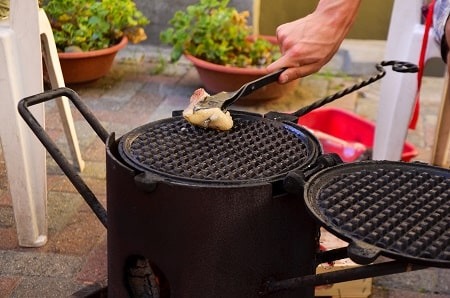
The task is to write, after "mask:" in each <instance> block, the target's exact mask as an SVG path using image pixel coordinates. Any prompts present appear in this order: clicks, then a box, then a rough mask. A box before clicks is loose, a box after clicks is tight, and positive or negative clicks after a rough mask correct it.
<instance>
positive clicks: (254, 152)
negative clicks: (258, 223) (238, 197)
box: [119, 113, 321, 184]
mask: <svg viewBox="0 0 450 298" xmlns="http://www.w3.org/2000/svg"><path fill="white" fill-rule="evenodd" d="M233 121H234V126H233V128H232V129H231V130H229V131H216V130H212V129H203V128H199V127H195V126H193V125H191V124H189V123H188V122H187V121H186V120H185V119H184V118H183V117H172V118H168V119H164V120H160V121H156V122H152V123H149V124H147V125H144V126H141V127H139V128H136V129H135V130H133V131H131V132H129V133H128V134H126V135H124V136H123V137H122V138H121V140H120V142H119V154H120V155H121V157H122V158H123V159H124V160H125V162H127V163H128V164H129V165H130V166H132V167H133V168H135V169H138V170H141V171H149V172H152V173H155V174H157V175H161V176H164V177H168V178H172V179H176V180H188V181H195V182H207V183H213V182H215V183H219V184H242V183H244V182H245V183H253V182H255V183H257V182H261V181H270V182H272V181H277V180H280V179H283V178H284V177H285V176H286V174H287V173H289V172H290V171H291V170H294V169H298V168H300V169H303V168H305V167H307V166H308V165H310V164H312V163H313V162H314V161H315V159H316V158H317V157H318V156H319V154H321V147H320V144H319V142H318V141H317V139H316V138H315V137H314V136H313V135H312V134H311V133H310V132H309V131H307V130H306V129H304V128H302V127H300V126H297V125H296V124H293V123H283V122H279V121H275V120H270V119H265V118H262V117H261V116H258V115H254V114H247V113H239V114H233Z"/></svg>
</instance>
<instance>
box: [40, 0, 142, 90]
mask: <svg viewBox="0 0 450 298" xmlns="http://www.w3.org/2000/svg"><path fill="white" fill-rule="evenodd" d="M42 8H43V9H44V10H45V13H46V14H47V16H48V18H49V20H50V24H51V26H52V30H53V35H54V38H55V43H56V47H57V48H58V55H59V60H60V63H61V68H62V72H63V75H64V80H65V82H66V83H69V84H70V83H82V82H88V81H93V80H96V79H99V78H101V77H103V76H104V75H105V74H106V73H108V71H109V70H110V68H111V66H112V62H113V60H114V57H115V55H116V53H117V52H118V51H119V50H120V49H122V48H123V47H125V46H126V45H127V43H128V41H131V42H133V43H139V42H141V41H143V40H145V39H146V38H147V36H146V34H145V31H144V29H143V26H144V25H146V24H148V23H149V20H148V19H147V18H146V17H145V16H144V15H143V14H142V12H140V11H139V10H138V9H137V7H136V5H135V3H134V2H133V1H131V0H120V1H117V0H44V1H43V4H42Z"/></svg>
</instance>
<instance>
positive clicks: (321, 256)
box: [316, 247, 348, 264]
mask: <svg viewBox="0 0 450 298" xmlns="http://www.w3.org/2000/svg"><path fill="white" fill-rule="evenodd" d="M345 258H348V255H347V247H340V248H336V249H330V250H326V251H320V252H318V253H317V258H316V263H317V264H322V263H330V262H333V261H336V260H341V259H345Z"/></svg>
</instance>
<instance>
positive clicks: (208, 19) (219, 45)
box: [160, 0, 296, 99]
mask: <svg viewBox="0 0 450 298" xmlns="http://www.w3.org/2000/svg"><path fill="white" fill-rule="evenodd" d="M228 4H229V0H199V2H197V3H196V4H193V5H190V6H188V7H187V8H186V9H185V10H184V11H177V12H175V14H174V16H173V17H172V19H171V20H170V21H169V25H170V26H169V27H168V28H167V29H165V30H164V31H163V32H161V34H160V40H161V42H163V43H165V44H168V45H171V46H172V52H171V60H172V61H178V60H179V59H180V57H181V56H182V55H185V57H186V58H187V59H189V60H190V61H191V62H192V63H193V64H194V66H195V67H196V69H197V71H198V74H199V76H200V79H201V80H202V82H203V85H204V87H205V89H206V90H207V91H208V92H210V93H218V92H221V91H234V90H237V89H238V88H239V87H240V86H241V85H243V84H245V83H247V82H249V81H252V80H255V79H256V78H258V77H261V76H263V75H265V74H267V73H266V71H265V66H266V65H268V64H269V63H271V62H272V61H274V60H275V59H277V58H278V57H279V56H280V52H279V47H278V45H277V44H276V38H275V37H274V36H254V35H253V33H252V28H251V26H249V25H248V17H249V12H248V11H242V12H239V11H237V10H236V8H234V7H230V6H228ZM295 85H296V82H292V83H290V84H287V85H280V84H278V83H274V84H270V85H267V86H266V87H263V88H261V89H259V90H257V91H255V92H254V93H252V94H251V95H248V96H246V97H245V98H246V99H271V98H277V97H280V96H282V95H283V94H285V93H286V92H288V91H290V90H292V89H293V88H294V87H295Z"/></svg>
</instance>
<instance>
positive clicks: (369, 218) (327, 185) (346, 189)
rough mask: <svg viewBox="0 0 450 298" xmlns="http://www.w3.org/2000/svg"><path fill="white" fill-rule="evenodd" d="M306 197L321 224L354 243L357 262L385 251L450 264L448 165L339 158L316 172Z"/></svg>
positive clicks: (414, 260)
mask: <svg viewBox="0 0 450 298" xmlns="http://www.w3.org/2000/svg"><path fill="white" fill-rule="evenodd" d="M304 198H305V202H306V205H307V207H308V209H309V211H310V212H311V214H312V215H313V217H315V218H316V219H317V220H318V221H319V222H320V224H321V225H323V226H324V227H325V228H326V229H327V230H329V231H330V232H332V233H333V234H335V235H336V236H338V237H340V238H342V239H343V240H346V241H347V242H349V243H350V245H349V247H348V248H347V252H348V255H349V257H350V258H351V259H352V260H353V261H355V262H356V263H359V264H368V263H371V262H372V261H374V260H375V259H376V258H377V257H378V256H379V255H385V256H387V257H391V258H393V259H397V260H404V261H407V262H410V263H413V264H419V265H424V266H433V267H444V268H449V267H450V170H447V169H443V168H438V167H433V166H429V165H426V164H421V163H403V162H390V161H365V162H359V163H352V164H340V165H338V166H334V167H329V168H327V169H324V170H322V171H320V172H318V173H316V174H315V175H313V176H312V177H311V178H310V179H309V180H308V182H307V183H306V185H305V190H304Z"/></svg>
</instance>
